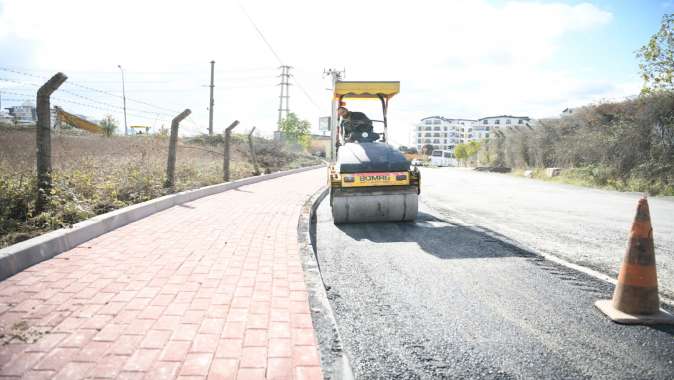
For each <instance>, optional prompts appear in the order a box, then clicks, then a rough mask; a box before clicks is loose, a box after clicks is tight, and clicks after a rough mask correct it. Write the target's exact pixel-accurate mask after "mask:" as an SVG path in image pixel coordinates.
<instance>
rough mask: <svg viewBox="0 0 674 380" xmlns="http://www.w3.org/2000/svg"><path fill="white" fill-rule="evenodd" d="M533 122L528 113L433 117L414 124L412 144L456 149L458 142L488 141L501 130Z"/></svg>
mask: <svg viewBox="0 0 674 380" xmlns="http://www.w3.org/2000/svg"><path fill="white" fill-rule="evenodd" d="M530 121H531V119H530V118H529V117H527V116H511V115H500V116H488V117H483V118H480V119H477V120H473V119H450V118H446V117H443V116H430V117H426V118H423V119H421V121H420V122H419V123H417V124H416V125H415V126H414V127H413V128H414V129H413V131H412V135H413V146H415V147H416V148H417V149H418V150H419V151H421V148H422V147H423V146H424V145H433V149H442V150H453V149H454V147H455V146H456V145H458V144H466V143H468V142H470V141H481V140H487V139H489V137H490V136H491V134H492V133H493V132H494V131H496V130H498V129H501V128H510V127H513V126H524V125H528V124H529V123H530Z"/></svg>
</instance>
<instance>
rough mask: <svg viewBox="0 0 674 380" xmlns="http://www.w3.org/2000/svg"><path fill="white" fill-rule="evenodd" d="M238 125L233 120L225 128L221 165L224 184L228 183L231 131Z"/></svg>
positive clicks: (237, 122)
mask: <svg viewBox="0 0 674 380" xmlns="http://www.w3.org/2000/svg"><path fill="white" fill-rule="evenodd" d="M237 125H239V121H238V120H234V122H233V123H232V124H230V125H229V127H227V128H225V152H224V156H225V158H224V161H223V163H222V178H223V179H224V180H225V182H229V142H230V140H231V139H232V129H234V127H236V126H237Z"/></svg>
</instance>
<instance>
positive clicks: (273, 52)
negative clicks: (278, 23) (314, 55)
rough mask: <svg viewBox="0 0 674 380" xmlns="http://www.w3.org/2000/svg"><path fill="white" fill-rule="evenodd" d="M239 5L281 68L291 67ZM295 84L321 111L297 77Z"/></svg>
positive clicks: (240, 5)
mask: <svg viewBox="0 0 674 380" xmlns="http://www.w3.org/2000/svg"><path fill="white" fill-rule="evenodd" d="M238 4H239V7H240V8H241V11H242V12H243V13H244V14H245V15H246V17H247V18H248V21H250V23H251V24H252V25H253V28H255V31H257V34H258V35H259V36H260V38H261V39H262V41H264V43H265V44H266V45H267V47H268V48H269V50H270V51H271V52H272V54H274V56H275V57H276V59H277V60H278V61H279V63H280V64H281V67H289V66H287V65H285V64H284V63H283V60H282V59H281V57H279V55H278V54H277V53H276V51H275V50H274V48H273V47H272V46H271V44H270V43H269V41H267V38H265V36H264V34H263V33H262V31H261V30H260V28H258V26H257V25H256V24H255V21H253V19H252V18H251V17H250V15H249V14H248V12H247V11H246V9H245V8H244V7H243V5H242V4H241V3H240V2H239V3H238ZM281 75H282V76H283V75H284V74H281ZM288 75H290V74H289V73H288ZM295 82H296V83H297V87H299V88H300V90H302V93H304V96H306V97H307V99H309V101H310V102H311V103H312V104H313V105H314V106H315V107H316V108H317V109H320V107H319V106H318V104H317V103H316V102H315V101H314V99H313V98H312V97H311V96H310V95H309V93H308V92H307V90H305V89H304V86H302V85H301V84H300V82H299V80H297V77H295ZM287 85H289V84H287ZM286 91H287V86H286ZM286 93H287V92H286ZM281 96H282V97H283V85H281ZM280 108H282V107H281V106H279V115H280V112H281V110H280ZM287 108H288V107H287V98H286V109H287ZM279 124H280V116H279Z"/></svg>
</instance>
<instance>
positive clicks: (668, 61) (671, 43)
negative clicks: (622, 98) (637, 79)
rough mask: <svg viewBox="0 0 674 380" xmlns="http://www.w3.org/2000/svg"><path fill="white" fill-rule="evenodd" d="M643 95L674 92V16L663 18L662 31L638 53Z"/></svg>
mask: <svg viewBox="0 0 674 380" xmlns="http://www.w3.org/2000/svg"><path fill="white" fill-rule="evenodd" d="M636 54H637V57H638V58H639V59H640V60H641V63H640V64H639V69H640V70H641V77H642V78H643V80H644V87H643V89H642V92H643V93H648V92H651V91H658V90H674V83H673V81H672V80H673V79H674V77H673V74H674V14H666V15H664V16H663V17H662V23H661V25H660V30H659V31H658V32H657V33H655V34H654V35H653V36H651V38H650V40H648V43H647V44H646V45H644V46H642V47H641V49H639V50H638V51H637V53H636Z"/></svg>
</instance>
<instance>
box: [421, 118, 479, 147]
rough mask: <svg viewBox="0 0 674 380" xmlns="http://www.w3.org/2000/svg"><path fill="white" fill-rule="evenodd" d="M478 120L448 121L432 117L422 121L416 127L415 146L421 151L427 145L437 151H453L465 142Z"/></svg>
mask: <svg viewBox="0 0 674 380" xmlns="http://www.w3.org/2000/svg"><path fill="white" fill-rule="evenodd" d="M475 121H476V120H470V119H448V118H445V117H442V116H430V117H426V118H423V119H421V121H420V122H419V124H417V125H415V126H414V130H413V140H414V146H416V147H417V149H419V150H421V147H422V146H424V145H427V144H430V145H433V146H434V147H435V149H442V150H452V149H454V147H455V146H456V145H458V144H461V143H462V142H463V140H464V135H465V134H466V133H467V131H468V130H471V128H472V125H473V123H475Z"/></svg>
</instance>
